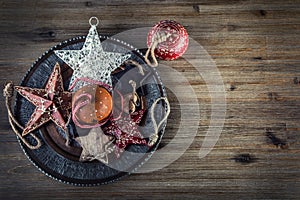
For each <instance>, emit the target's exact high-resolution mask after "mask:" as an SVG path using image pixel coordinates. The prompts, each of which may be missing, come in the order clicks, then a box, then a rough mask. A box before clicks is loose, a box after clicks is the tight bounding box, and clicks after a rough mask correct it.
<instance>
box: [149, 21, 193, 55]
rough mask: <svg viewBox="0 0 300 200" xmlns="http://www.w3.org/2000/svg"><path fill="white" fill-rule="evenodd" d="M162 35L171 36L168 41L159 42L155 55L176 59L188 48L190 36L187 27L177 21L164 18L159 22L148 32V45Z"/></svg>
mask: <svg viewBox="0 0 300 200" xmlns="http://www.w3.org/2000/svg"><path fill="white" fill-rule="evenodd" d="M161 36H169V37H167V39H166V41H163V42H160V43H158V45H157V47H156V48H155V51H154V52H155V55H156V56H157V57H158V58H160V59H163V60H175V59H177V58H179V57H180V56H182V55H183V54H184V53H185V51H186V50H187V47H188V44H189V37H188V33H187V31H186V29H185V28H184V27H183V26H182V25H181V24H179V23H178V22H176V21H173V20H163V21H160V22H159V23H157V24H156V25H155V26H154V27H153V28H152V29H151V30H150V32H149V33H148V38H147V45H148V47H150V46H151V45H152V43H153V41H155V40H158V39H159V37H161Z"/></svg>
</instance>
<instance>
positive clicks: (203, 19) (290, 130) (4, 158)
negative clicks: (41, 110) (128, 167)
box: [0, 0, 300, 199]
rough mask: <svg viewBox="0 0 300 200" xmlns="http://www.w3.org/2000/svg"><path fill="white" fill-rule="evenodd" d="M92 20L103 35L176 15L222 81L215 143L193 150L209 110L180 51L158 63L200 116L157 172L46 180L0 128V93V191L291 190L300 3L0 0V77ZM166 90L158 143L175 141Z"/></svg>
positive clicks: (221, 193)
mask: <svg viewBox="0 0 300 200" xmlns="http://www.w3.org/2000/svg"><path fill="white" fill-rule="evenodd" d="M90 16H97V17H99V18H100V19H101V26H100V27H99V33H101V34H105V35H114V34H116V33H119V32H121V31H125V30H128V29H133V28H141V27H149V26H153V24H155V23H156V22H158V21H160V20H162V19H175V20H177V21H179V22H180V23H182V24H183V25H184V26H185V27H186V29H187V31H188V33H189V35H190V37H191V38H193V39H194V40H195V41H196V42H198V43H199V44H200V45H202V46H203V48H204V49H205V50H206V52H207V53H208V54H209V55H210V56H211V58H212V59H213V61H214V62H215V64H216V66H217V67H218V70H219V72H220V75H221V77H222V81H223V82H224V87H225V92H226V103H227V105H226V119H225V124H224V127H223V129H222V133H221V135H220V137H219V140H218V142H217V143H216V145H215V146H214V148H213V150H212V151H211V152H210V154H209V155H208V156H206V157H204V158H202V159H200V158H199V150H200V148H201V146H202V143H203V141H204V138H205V136H206V133H207V130H208V129H209V127H210V123H211V121H210V120H211V114H212V111H211V106H212V103H211V94H210V91H209V90H208V87H207V83H206V82H205V79H204V77H201V76H199V74H198V72H197V70H196V69H195V66H192V65H191V64H189V63H188V62H187V61H186V60H184V59H178V60H176V61H171V62H170V61H160V62H161V63H162V64H165V65H168V66H170V67H172V68H173V69H175V70H177V71H178V72H180V73H181V74H182V75H183V76H184V77H185V78H186V79H187V80H188V81H189V83H190V84H191V86H192V88H193V89H194V91H195V94H196V96H197V99H198V102H199V106H200V116H201V118H200V120H198V119H191V121H190V122H189V123H187V124H186V126H188V125H191V124H194V122H199V126H198V133H197V135H196V137H195V138H194V139H193V142H192V144H191V145H190V147H189V148H188V149H187V151H186V152H185V153H184V154H183V155H182V156H181V157H180V158H179V159H178V160H176V161H175V162H174V163H172V164H170V165H169V166H167V167H166V168H163V169H161V170H158V171H155V172H151V173H142V174H133V175H130V176H128V177H124V178H123V179H121V180H120V181H117V182H115V183H113V184H109V185H103V186H99V187H91V188H81V187H74V186H71V185H66V184H62V183H59V182H57V181H55V180H52V179H50V178H48V177H46V176H45V175H44V174H42V173H41V172H39V171H38V170H37V169H36V168H35V167H34V166H33V165H32V164H31V163H30V161H29V160H28V159H27V158H26V156H25V155H24V154H23V152H22V150H21V148H20V146H19V144H18V142H17V140H16V137H15V135H14V133H13V132H12V130H11V128H10V126H9V125H8V120H7V114H6V113H5V106H4V98H3V97H2V96H1V97H0V111H1V114H0V169H1V170H0V180H1V182H0V198H1V199H16V198H20V197H21V198H22V199H33V198H39V199H50V198H51V199H74V198H76V199H84V198H89V199H99V198H100V197H101V198H113V199H120V198H124V199H150V198H151V199H163V198H164V199H166V198H167V197H168V198H171V199H182V198H188V199H192V198H193V199H298V198H299V195H300V192H299V188H300V170H299V166H300V160H299V157H300V139H299V131H300V126H299V121H300V114H299V112H298V108H299V105H300V68H299V64H300V60H299V56H300V1H295V0H285V1H282V0H276V1H274V0H267V1H259V0H250V1H244V0H230V1H222V0H213V1H210V0H203V1H196V0H188V1H183V0H167V1H146V0H139V1H137V0H133V1H121V0H115V1H93V0H90V1H68V0H63V1H59V2H58V1H53V0H42V1H30V0H26V1H16V0H12V1H0V22H1V23H0V30H1V31H0V49H1V50H0V51H1V53H0V85H3V84H4V83H5V82H7V81H9V80H12V81H14V82H15V83H16V84H17V83H19V82H20V80H21V78H22V77H23V76H24V74H25V73H26V71H27V70H28V68H29V67H30V66H31V64H32V63H33V62H34V61H35V60H36V59H37V58H38V57H39V56H40V55H41V54H42V53H43V52H45V51H46V50H48V49H49V48H50V47H52V46H54V45H56V44H57V43H59V42H61V41H63V40H66V39H69V38H72V37H76V36H80V35H86V33H87V31H88V28H89V25H88V23H87V21H88V19H89V17H90ZM195 55H196V54H195ZM192 56H193V55H191V57H192ZM193 59H195V60H196V61H197V63H198V64H199V66H200V69H201V70H207V71H205V72H206V74H210V75H211V76H212V77H217V73H216V72H211V71H210V70H209V69H207V68H206V69H204V68H203V65H204V64H205V62H204V61H203V60H200V59H198V58H197V56H194V58H193ZM197 59H198V60H197ZM201 67H202V68H201ZM206 67H209V66H206ZM166 78H167V79H168V81H169V80H172V79H174V81H173V83H172V84H173V85H172V86H173V87H178V88H179V90H180V91H181V94H182V95H185V96H186V99H185V101H184V103H185V105H191V100H190V99H189V97H190V94H188V93H187V92H186V91H185V90H184V87H179V86H177V85H178V84H180V83H178V82H176V78H174V77H166ZM212 92H217V91H212ZM168 95H169V97H170V103H171V106H172V112H171V116H170V118H169V120H168V126H167V131H166V134H165V136H164V138H163V140H162V146H163V145H167V144H168V143H170V141H171V140H172V139H173V138H174V136H175V134H176V133H177V130H178V128H179V122H180V121H179V120H180V117H181V116H180V105H179V103H178V100H177V98H176V96H174V94H172V93H171V92H170V91H169V93H168ZM220 103H221V102H220ZM191 116H192V114H191ZM219 120H220V119H219ZM186 134H188V133H186ZM181 136H182V137H184V136H185V135H184V134H183V135H181ZM207 139H208V140H212V139H213V138H212V137H208V138H207ZM178 145H180V144H178ZM170 154H172V152H170ZM162 162H163V160H157V161H155V163H154V164H159V163H162ZM144 167H147V164H146V165H145V166H144ZM150 167H151V165H150ZM16 188H17V189H16Z"/></svg>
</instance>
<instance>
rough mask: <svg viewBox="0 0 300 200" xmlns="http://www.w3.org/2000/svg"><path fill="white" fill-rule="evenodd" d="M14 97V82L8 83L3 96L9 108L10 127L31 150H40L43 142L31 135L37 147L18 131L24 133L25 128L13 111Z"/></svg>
mask: <svg viewBox="0 0 300 200" xmlns="http://www.w3.org/2000/svg"><path fill="white" fill-rule="evenodd" d="M13 95H14V85H13V83H12V82H8V83H7V84H6V85H5V87H4V89H3V96H4V97H5V106H6V108H7V112H8V121H9V124H10V126H11V127H12V129H13V131H14V132H15V134H16V135H17V136H18V137H19V138H20V140H22V142H23V143H24V144H25V145H26V146H27V147H28V148H30V149H38V148H40V147H41V145H42V143H41V140H40V139H39V138H38V137H37V136H36V135H34V134H33V133H30V136H31V137H32V138H33V139H34V140H35V141H36V143H37V144H36V145H32V144H30V143H29V142H28V141H27V140H26V139H25V138H24V137H23V136H22V134H21V133H20V132H19V131H18V127H19V128H20V129H21V130H22V131H23V130H24V127H23V126H22V125H21V124H20V123H19V122H18V121H17V120H16V118H15V117H14V115H13V113H12V111H11V102H12V97H13Z"/></svg>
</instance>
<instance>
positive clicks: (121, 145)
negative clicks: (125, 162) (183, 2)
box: [3, 17, 188, 174]
mask: <svg viewBox="0 0 300 200" xmlns="http://www.w3.org/2000/svg"><path fill="white" fill-rule="evenodd" d="M89 23H90V26H91V27H90V29H89V32H88V35H87V36H86V38H85V40H84V42H82V43H83V45H82V47H81V48H80V49H79V50H78V49H77V50H67V49H69V48H66V49H61V48H58V49H54V50H53V51H51V53H50V55H51V56H52V58H51V59H53V58H54V60H55V63H53V64H52V67H53V69H52V73H51V74H50V75H49V77H48V78H47V81H46V83H45V84H44V85H43V86H41V87H40V88H32V87H28V86H27V85H26V84H24V85H22V86H14V84H13V83H12V82H9V83H7V84H6V86H5V88H4V91H3V92H4V96H5V97H6V107H7V110H8V117H9V123H10V124H11V126H12V129H13V131H14V132H15V133H16V134H17V136H18V138H19V139H20V140H21V141H22V142H23V144H24V145H25V147H27V148H28V149H30V150H32V151H34V150H36V149H39V148H41V147H42V145H49V144H47V142H49V141H48V140H45V137H44V136H42V135H40V132H38V131H39V130H40V129H41V128H42V127H46V129H47V127H48V126H49V124H52V125H54V126H55V129H51V130H52V131H53V130H54V131H57V132H59V133H58V134H54V136H53V137H50V138H52V139H53V142H54V143H55V142H56V140H57V141H59V140H61V139H62V140H66V142H65V148H63V149H66V151H70V152H66V155H67V154H72V155H73V152H72V149H76V148H78V146H79V147H80V149H81V151H80V154H74V155H75V158H72V159H75V160H76V161H77V162H78V163H81V162H84V163H89V162H93V163H94V162H99V163H104V164H109V163H110V162H113V161H114V162H116V160H115V159H113V161H110V159H109V157H110V156H114V157H115V158H116V159H117V160H118V159H119V158H120V157H121V156H122V153H123V152H124V151H126V149H127V148H128V147H129V146H131V145H143V146H145V147H147V148H149V149H150V148H151V147H153V146H154V145H155V144H157V141H158V138H159V132H160V128H162V126H163V125H165V124H166V120H167V118H168V115H169V113H170V105H169V102H168V99H167V98H166V97H165V96H164V95H160V96H156V97H155V99H151V101H148V99H147V98H149V96H148V97H147V94H144V93H143V92H140V90H139V88H142V87H144V86H143V84H142V83H143V81H144V80H146V79H148V78H149V77H151V70H149V68H148V69H147V67H148V66H146V67H145V66H143V65H142V64H140V62H141V61H140V62H138V61H137V60H134V59H132V58H131V56H132V55H133V53H132V52H128V53H119V52H117V51H114V52H108V51H106V50H105V49H104V48H103V46H102V44H101V40H100V38H101V37H100V36H99V35H98V32H97V28H96V27H97V25H98V23H99V21H98V19H97V18H95V17H92V18H91V19H90V21H89ZM166 26H168V27H171V28H167V29H166V30H167V31H166V32H164V34H162V32H161V30H163V28H166ZM157 36H158V37H157ZM186 37H187V34H186V32H185V29H184V28H183V27H181V26H180V25H179V24H176V23H175V22H174V21H162V22H161V23H160V25H156V27H155V28H154V29H153V30H152V31H151V32H150V33H149V35H148V44H149V46H150V47H149V49H148V51H147V53H146V55H145V57H144V60H143V57H142V58H141V59H142V62H143V63H144V64H146V63H148V65H149V66H156V65H157V60H156V58H155V55H157V56H158V57H159V58H163V59H169V60H172V59H176V58H177V57H178V56H180V55H182V53H183V52H184V51H185V50H186V46H187V42H188V40H187V38H186ZM149 41H151V42H149ZM166 44H169V45H171V46H170V48H166V49H164V48H165V47H166V46H165V45H166ZM179 47H180V49H179V50H178V48H179ZM71 49H72V48H71ZM149 52H151V55H152V59H153V61H154V64H153V63H151V62H150V61H149V59H148V56H149ZM154 52H155V55H154ZM162 52H164V53H162ZM47 62H49V61H47ZM52 62H53V61H52ZM47 66H49V65H48V63H47ZM60 66H63V68H64V70H62V69H61V67H60ZM128 66H130V69H131V68H132V66H133V67H136V68H137V72H136V73H137V74H138V75H136V76H133V79H132V80H129V82H126V83H124V82H122V81H121V80H119V79H116V80H114V81H117V82H120V84H121V86H122V87H123V88H125V87H124V85H126V84H127V85H128V86H129V87H131V89H129V90H126V91H119V90H118V89H117V88H115V87H114V84H115V82H113V81H112V75H114V76H118V75H119V74H118V73H120V74H121V73H123V72H125V73H126V71H127V70H128ZM150 68H151V67H150ZM66 69H72V74H69V75H68V77H66V76H65V75H64V76H62V71H66ZM120 76H121V75H120ZM152 76H155V75H154V74H152ZM63 77H64V78H63ZM136 77H139V78H137V80H134V79H135V78H136ZM127 81H128V80H127ZM155 83H156V80H155ZM64 85H66V86H68V90H65V89H64ZM122 87H121V88H122ZM14 90H16V91H17V93H18V94H20V95H19V96H16V99H17V101H20V100H19V99H20V98H23V100H22V101H23V102H24V101H25V102H26V103H27V102H29V103H30V104H33V105H34V106H35V109H34V110H33V111H32V113H31V116H30V118H29V119H28V120H27V122H26V123H25V124H26V125H25V126H22V125H21V124H20V123H19V122H18V120H17V119H18V117H16V116H15V115H14V113H13V112H12V110H11V103H12V100H13V96H14ZM149 102H152V103H149ZM159 104H160V105H164V106H163V107H161V106H158V105H159ZM21 109H23V111H25V112H26V110H24V109H26V108H23V107H21ZM157 109H163V112H161V113H162V114H161V115H162V116H160V117H159V120H158V121H159V122H158V124H157V121H156V117H155V115H156V114H155V113H156V112H157ZM15 113H16V114H18V113H19V112H18V111H16V112H15ZM149 116H150V117H149ZM145 118H147V119H148V121H149V119H150V121H151V123H148V124H147V126H150V128H152V129H153V132H152V133H151V134H150V137H145V134H144V133H143V131H142V127H143V126H144V123H142V122H143V119H145ZM80 130H81V131H82V130H84V132H85V133H86V134H84V135H81V134H80ZM147 130H149V127H148V129H147ZM47 134H48V135H51V134H52V133H51V132H47ZM147 135H148V136H149V133H148V134H147ZM41 136H42V137H41ZM57 144H58V143H57ZM62 144H64V143H62ZM54 146H55V145H54ZM57 146H59V145H57ZM53 150H54V152H55V153H57V154H60V155H63V156H64V155H65V154H61V152H62V151H63V150H62V149H59V150H57V151H56V147H55V148H54V149H53ZM39 162H41V161H39ZM66 162H67V161H66ZM55 169H56V167H54V168H53V170H55ZM63 172H64V170H62V171H59V172H57V173H58V174H59V173H63Z"/></svg>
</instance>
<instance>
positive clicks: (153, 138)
mask: <svg viewBox="0 0 300 200" xmlns="http://www.w3.org/2000/svg"><path fill="white" fill-rule="evenodd" d="M161 100H163V101H164V102H165V103H166V106H167V107H166V114H165V116H164V117H163V119H162V120H161V121H160V122H159V123H158V125H157V123H156V120H155V117H154V110H155V108H156V106H157V104H158V102H159V101H161ZM170 111H171V110H170V103H169V101H168V99H167V97H160V98H158V99H156V101H155V102H154V103H153V104H152V106H151V108H150V117H151V121H152V123H153V127H154V133H153V134H152V135H151V136H150V140H149V142H148V145H149V146H152V145H154V144H155V143H156V141H157V139H158V131H159V129H160V127H161V126H162V124H163V123H164V122H165V121H166V120H167V118H168V116H169V114H170Z"/></svg>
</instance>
